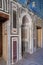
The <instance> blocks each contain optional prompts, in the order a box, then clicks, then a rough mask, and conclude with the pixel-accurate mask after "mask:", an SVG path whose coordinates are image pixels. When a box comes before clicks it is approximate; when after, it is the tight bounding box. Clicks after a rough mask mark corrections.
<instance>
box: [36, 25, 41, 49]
mask: <svg viewBox="0 0 43 65" xmlns="http://www.w3.org/2000/svg"><path fill="white" fill-rule="evenodd" d="M41 44H42V28H41V27H40V26H37V48H41Z"/></svg>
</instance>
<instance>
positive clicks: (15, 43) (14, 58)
mask: <svg viewBox="0 0 43 65" xmlns="http://www.w3.org/2000/svg"><path fill="white" fill-rule="evenodd" d="M17 57H18V38H17V37H12V64H14V63H16V62H17Z"/></svg>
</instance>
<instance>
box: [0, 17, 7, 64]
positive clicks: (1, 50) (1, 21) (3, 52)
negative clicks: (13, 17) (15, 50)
mask: <svg viewBox="0 0 43 65" xmlns="http://www.w3.org/2000/svg"><path fill="white" fill-rule="evenodd" d="M7 20H8V19H7V18H4V17H0V64H2V65H3V64H4V65H6V63H7V33H6V31H7V30H6V31H5V28H6V29H7V27H6V25H7Z"/></svg>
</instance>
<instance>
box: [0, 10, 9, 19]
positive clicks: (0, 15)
mask: <svg viewBox="0 0 43 65" xmlns="http://www.w3.org/2000/svg"><path fill="white" fill-rule="evenodd" d="M0 17H2V18H6V19H9V14H8V13H5V12H2V11H0Z"/></svg>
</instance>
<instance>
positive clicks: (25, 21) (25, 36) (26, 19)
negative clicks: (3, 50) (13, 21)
mask: <svg viewBox="0 0 43 65" xmlns="http://www.w3.org/2000/svg"><path fill="white" fill-rule="evenodd" d="M21 18H22V19H21V20H22V21H21V22H22V23H21V45H22V55H23V54H24V53H27V52H29V53H30V49H31V52H32V46H33V45H32V44H31V41H32V37H31V35H32V18H31V16H30V15H29V14H28V13H24V15H23V14H22V16H21Z"/></svg>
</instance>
